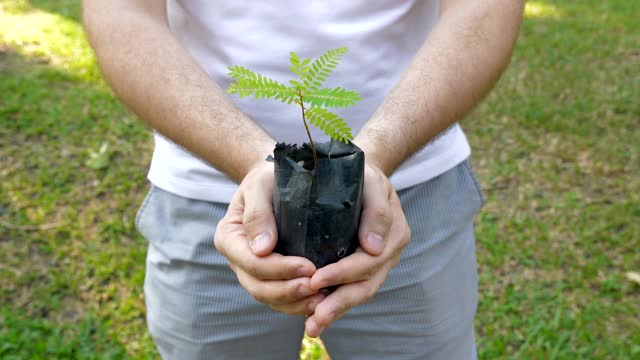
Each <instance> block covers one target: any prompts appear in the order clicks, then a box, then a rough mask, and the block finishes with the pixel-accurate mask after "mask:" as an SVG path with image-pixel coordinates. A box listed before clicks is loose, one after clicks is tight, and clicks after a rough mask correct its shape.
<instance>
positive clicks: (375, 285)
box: [305, 164, 411, 337]
mask: <svg viewBox="0 0 640 360" xmlns="http://www.w3.org/2000/svg"><path fill="white" fill-rule="evenodd" d="M363 191H364V194H363V196H364V205H363V211H362V216H361V220H360V230H359V233H358V237H359V239H360V247H359V248H358V250H356V252H355V253H354V254H353V255H351V256H348V257H346V258H344V259H342V260H340V261H338V262H337V263H334V264H330V265H327V266H325V267H323V268H321V269H319V270H317V271H316V273H315V274H314V275H313V277H312V278H311V282H310V286H311V288H312V289H318V290H319V289H323V288H326V287H329V286H334V285H340V286H339V287H338V288H337V289H336V290H335V291H334V292H333V293H331V294H330V295H329V296H327V297H326V298H325V299H323V300H322V301H321V302H320V303H319V304H318V305H317V306H316V308H315V312H314V314H313V315H311V316H309V318H307V321H306V324H305V330H306V332H307V335H308V336H310V337H317V336H320V334H321V333H322V332H323V331H324V330H325V329H326V328H327V327H328V326H329V325H330V324H332V323H333V322H334V321H336V320H338V319H339V318H340V317H342V316H343V315H344V314H345V313H346V312H347V311H348V310H349V309H351V308H352V307H354V306H356V305H359V304H362V303H365V302H367V301H369V300H370V299H371V298H372V297H373V296H374V295H375V294H376V293H377V292H378V289H379V288H380V287H381V286H382V284H383V283H384V281H385V279H386V278H387V274H389V271H391V269H392V268H393V267H394V266H395V265H396V264H397V263H398V262H399V261H400V253H401V252H402V250H403V249H404V248H405V246H407V244H409V240H410V238H411V230H410V229H409V224H408V223H407V220H406V218H405V216H404V212H403V211H402V207H401V205H400V199H399V198H398V195H397V194H396V192H395V190H394V189H393V187H392V186H391V183H390V182H389V179H388V178H387V177H386V176H385V175H384V173H383V172H382V171H380V170H379V169H378V168H376V167H375V166H372V165H370V164H367V165H366V166H365V179H364V190H363Z"/></svg>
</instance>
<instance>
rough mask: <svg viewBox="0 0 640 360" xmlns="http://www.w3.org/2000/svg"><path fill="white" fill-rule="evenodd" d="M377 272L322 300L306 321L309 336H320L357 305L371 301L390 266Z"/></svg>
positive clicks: (341, 287) (344, 286)
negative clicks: (368, 278) (367, 278)
mask: <svg viewBox="0 0 640 360" xmlns="http://www.w3.org/2000/svg"><path fill="white" fill-rule="evenodd" d="M385 267H386V268H385V269H384V270H383V271H381V272H379V273H377V274H376V276H374V277H373V278H372V279H370V280H367V281H360V282H357V283H352V284H346V285H342V286H340V287H338V289H336V291H334V292H333V293H331V294H330V295H329V296H327V297H326V298H325V299H324V300H323V301H322V302H320V303H319V304H318V305H317V306H316V309H315V311H314V313H313V315H311V316H310V317H309V318H308V319H307V320H306V322H305V331H306V333H307V335H308V336H309V337H318V336H320V334H322V332H323V331H324V330H325V329H326V328H327V327H329V325H331V324H332V323H333V322H335V321H336V320H338V319H340V318H341V317H342V316H344V314H345V313H346V312H347V311H349V309H351V308H353V307H354V306H356V305H360V304H363V303H365V302H367V301H369V300H370V299H371V298H372V297H373V296H374V295H375V294H376V292H377V291H378V289H379V288H380V286H381V285H382V284H383V283H384V280H385V279H386V277H387V274H388V272H389V269H390V267H388V266H385Z"/></svg>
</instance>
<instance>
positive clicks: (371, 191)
mask: <svg viewBox="0 0 640 360" xmlns="http://www.w3.org/2000/svg"><path fill="white" fill-rule="evenodd" d="M381 177H382V175H378V176H375V175H374V176H371V177H369V181H367V180H368V179H367V178H366V177H365V182H364V189H363V209H362V215H361V217H360V229H359V231H358V237H359V239H360V246H361V247H362V248H363V249H364V250H365V251H366V252H367V253H368V254H369V255H373V256H377V255H380V254H382V252H383V251H384V247H385V240H386V237H387V234H388V233H389V229H390V228H391V224H392V223H393V211H392V209H391V201H390V200H389V198H390V195H391V191H393V189H392V188H391V185H390V184H389V183H388V180H386V179H381Z"/></svg>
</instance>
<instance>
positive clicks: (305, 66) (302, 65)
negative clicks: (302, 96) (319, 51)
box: [289, 51, 311, 79]
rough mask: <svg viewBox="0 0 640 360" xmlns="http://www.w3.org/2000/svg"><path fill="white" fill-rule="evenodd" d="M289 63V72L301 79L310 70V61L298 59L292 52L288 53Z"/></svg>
mask: <svg viewBox="0 0 640 360" xmlns="http://www.w3.org/2000/svg"><path fill="white" fill-rule="evenodd" d="M290 62H291V66H289V70H291V72H293V73H294V74H297V75H300V78H301V79H302V78H303V77H304V76H305V75H306V74H307V72H308V71H309V69H310V66H309V63H310V62H311V59H300V57H299V56H298V54H296V53H295V52H293V51H292V52H291V53H290Z"/></svg>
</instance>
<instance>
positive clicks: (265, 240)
mask: <svg viewBox="0 0 640 360" xmlns="http://www.w3.org/2000/svg"><path fill="white" fill-rule="evenodd" d="M270 241H271V237H270V236H269V234H268V233H262V234H260V235H258V236H256V237H255V238H253V240H251V243H250V244H249V246H251V249H253V251H254V252H261V251H263V250H265V249H266V248H268V247H269V242H270Z"/></svg>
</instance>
